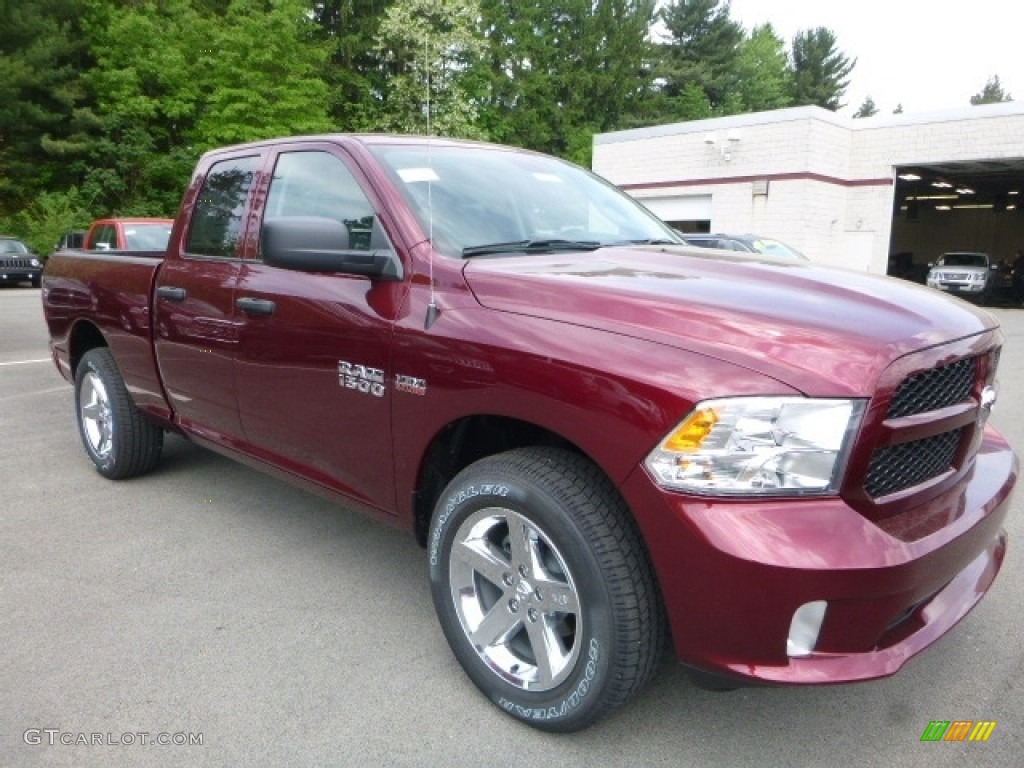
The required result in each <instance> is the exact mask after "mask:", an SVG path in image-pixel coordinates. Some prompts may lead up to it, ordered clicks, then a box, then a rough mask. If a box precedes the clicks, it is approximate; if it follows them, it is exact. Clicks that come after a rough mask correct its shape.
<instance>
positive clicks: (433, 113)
mask: <svg viewBox="0 0 1024 768" xmlns="http://www.w3.org/2000/svg"><path fill="white" fill-rule="evenodd" d="M479 18H480V8H479V6H478V4H477V2H476V0H398V2H396V3H394V4H393V5H392V6H390V7H389V8H388V10H387V13H386V14H385V16H384V20H383V21H382V22H381V24H380V29H379V32H378V34H377V40H376V51H377V54H378V56H379V57H380V59H381V61H382V62H383V63H384V65H385V66H386V67H387V68H388V70H389V72H390V73H391V76H390V77H389V79H388V82H387V87H386V90H385V92H384V102H383V108H382V112H381V117H380V127H381V128H382V129H383V130H390V131H400V132H404V133H428V132H430V133H435V134H439V135H443V136H461V137H466V138H482V137H483V135H484V134H483V131H482V130H481V129H480V127H479V125H478V122H477V121H478V117H477V103H476V101H475V100H474V98H473V97H474V94H473V92H472V73H473V70H474V68H475V67H476V66H477V65H478V64H479V62H480V61H481V59H482V57H483V54H484V50H485V41H484V39H483V37H482V35H481V34H480V30H479V28H478V26H477V22H478V20H479ZM428 124H429V130H428Z"/></svg>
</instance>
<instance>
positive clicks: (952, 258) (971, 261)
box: [939, 253, 987, 267]
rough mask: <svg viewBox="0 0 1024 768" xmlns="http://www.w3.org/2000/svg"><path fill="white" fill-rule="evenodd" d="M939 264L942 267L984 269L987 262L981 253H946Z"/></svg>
mask: <svg viewBox="0 0 1024 768" xmlns="http://www.w3.org/2000/svg"><path fill="white" fill-rule="evenodd" d="M939 264H941V265H942V266H944V267H984V266H987V260H986V259H985V254H983V253H947V254H946V255H945V256H943V257H942V258H941V259H939Z"/></svg>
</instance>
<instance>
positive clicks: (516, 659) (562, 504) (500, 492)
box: [428, 448, 665, 732]
mask: <svg viewBox="0 0 1024 768" xmlns="http://www.w3.org/2000/svg"><path fill="white" fill-rule="evenodd" d="M428 555H429V562H430V585H431V591H432V594H433V598H434V606H435V609H436V610H437V615H438V618H439V620H440V622H441V627H442V629H443V631H444V633H445V636H446V637H447V639H448V643H449V645H450V646H451V648H452V651H453V652H454V653H455V656H456V658H457V659H458V661H459V663H460V664H461V665H462V667H463V669H465V671H466V673H467V674H468V675H469V677H470V679H472V681H473V682H474V683H475V684H476V686H477V687H478V688H479V689H480V690H481V691H482V692H483V693H484V694H485V695H486V696H487V697H488V698H489V699H490V700H491V701H492V702H493V703H494V704H495V705H496V706H498V707H499V708H500V709H502V710H504V711H505V712H507V713H508V714H510V715H512V716H513V717H515V718H517V719H519V720H521V721H523V722H526V723H528V724H529V725H532V726H534V727H537V728H540V729H543V730H547V731H560V732H570V731H578V730H580V729H582V728H586V727H587V726H589V725H592V724H593V723H594V722H596V721H597V720H598V719H600V718H601V717H604V716H605V715H606V714H608V713H609V712H610V711H611V710H612V709H614V708H615V707H617V706H620V705H621V704H623V703H625V702H626V701H627V700H629V699H630V698H631V697H632V696H633V695H634V694H636V692H637V691H639V690H640V688H642V687H643V685H644V684H645V683H646V682H647V681H648V680H649V679H650V677H651V675H652V674H653V673H654V670H655V668H656V666H657V663H658V660H659V658H660V655H661V650H662V646H663V642H664V634H665V621H664V618H663V615H662V610H661V602H660V598H659V596H658V591H657V588H656V586H655V582H654V578H653V576H652V571H651V567H650V564H649V561H648V558H647V553H646V550H645V549H644V546H643V544H642V542H641V539H640V534H639V532H638V530H637V529H636V525H635V523H634V521H633V518H632V516H631V515H630V513H629V510H628V509H627V507H626V505H625V502H624V501H623V500H622V497H621V496H620V495H619V494H618V492H617V491H616V489H615V488H614V487H613V486H612V484H611V482H610V481H609V480H608V479H607V477H606V476H605V475H604V473H602V472H601V471H600V470H599V469H598V468H597V467H596V466H595V465H594V464H592V463H591V462H590V461H588V460H586V459H585V458H583V457H581V456H578V455H575V454H572V453H569V452H567V451H562V450H558V449H553V448H522V449H517V450H514V451H509V452H507V453H503V454H499V455H496V456H491V457H488V458H485V459H482V460H480V461H478V462H477V463H475V464H473V465H471V466H469V467H467V468H466V469H464V470H463V471H462V472H460V473H459V474H458V476H456V477H455V479H454V480H452V482H451V483H450V484H449V485H448V487H447V488H446V489H445V492H444V493H443V494H442V495H441V498H440V501H439V503H438V505H437V508H436V509H435V512H434V518H433V520H432V521H431V530H430V537H429V540H428ZM474 635H475V637H474ZM536 648H543V649H544V651H545V652H544V653H537V652H535V649H536Z"/></svg>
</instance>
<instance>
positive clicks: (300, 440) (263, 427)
mask: <svg viewBox="0 0 1024 768" xmlns="http://www.w3.org/2000/svg"><path fill="white" fill-rule="evenodd" d="M336 152H338V153H340V150H338V149H336V148H333V147H328V146H323V145H320V146H318V147H316V148H309V149H304V150H301V151H288V152H281V153H280V154H279V155H278V157H277V159H276V161H275V163H274V170H273V175H272V178H271V182H270V187H269V190H268V192H267V198H266V203H265V205H264V211H263V217H264V219H267V218H271V217H285V216H315V217H323V218H331V219H335V220H337V221H340V222H342V223H343V224H345V226H346V228H347V229H348V231H349V244H348V247H349V248H351V249H362V250H381V249H387V248H390V247H391V246H390V244H389V243H388V241H387V238H386V237H385V235H384V233H383V230H382V229H381V227H380V224H379V222H378V214H377V211H376V210H375V208H374V205H373V204H372V203H371V202H370V199H371V198H370V196H369V195H367V193H366V192H365V191H364V189H363V187H362V185H361V183H360V181H358V180H357V178H356V176H355V175H354V173H353V171H352V170H350V168H349V166H348V165H347V162H346V161H345V160H343V159H342V157H341V156H340V154H335V153H336ZM340 247H345V246H340ZM402 290H404V289H403V284H402V283H400V282H394V281H378V280H371V279H370V278H367V277H358V276H352V275H343V274H337V273H329V274H325V273H310V272H299V271H294V270H285V269H281V268H278V267H271V266H267V265H265V264H263V263H262V262H260V261H258V260H256V261H247V262H245V264H244V266H243V267H242V272H241V274H240V276H239V282H238V293H237V296H236V301H235V303H236V306H237V307H238V308H239V311H240V313H241V314H240V316H239V319H240V329H241V333H240V336H239V340H238V341H239V343H238V348H237V357H236V377H235V380H236V387H237V391H238V405H239V410H240V413H241V420H242V427H243V429H244V431H245V435H246V438H247V441H248V442H249V444H250V446H251V447H252V449H253V450H255V451H257V452H258V453H263V454H264V455H265V458H267V459H269V460H270V461H272V462H274V463H275V464H279V465H281V466H283V467H285V468H286V469H289V470H291V471H293V472H296V473H298V474H300V475H303V476H305V477H307V478H310V479H312V480H314V481H317V482H319V483H321V484H323V485H326V486H328V487H330V488H332V489H333V490H337V491H341V492H343V493H345V494H347V495H349V496H351V497H353V498H355V499H357V500H359V501H362V502H364V503H367V504H370V505H372V506H374V507H377V508H378V509H394V489H393V468H392V459H391V397H392V389H391V379H392V376H391V371H390V365H391V337H392V329H393V324H394V320H395V317H394V314H395V311H396V308H397V306H398V303H399V298H398V297H399V295H400V293H401V291H402Z"/></svg>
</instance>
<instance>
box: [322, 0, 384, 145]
mask: <svg viewBox="0 0 1024 768" xmlns="http://www.w3.org/2000/svg"><path fill="white" fill-rule="evenodd" d="M392 2H393V0H320V2H315V3H314V4H313V17H314V18H315V19H316V22H317V24H318V25H319V37H320V39H322V40H323V41H324V42H325V43H326V44H327V46H328V48H329V50H330V62H329V65H328V67H327V68H326V69H325V71H324V80H325V82H326V83H327V85H328V88H329V89H330V94H329V96H328V113H329V114H330V118H331V122H332V123H333V125H334V127H335V128H336V129H338V130H345V131H367V130H369V131H372V130H376V129H377V128H378V125H377V121H376V119H377V115H378V113H379V112H380V108H381V99H382V95H383V93H384V91H385V90H386V87H387V77H388V72H387V70H386V69H385V68H384V67H383V66H381V62H380V58H379V56H378V52H377V50H376V47H375V40H376V38H377V34H378V31H379V29H380V24H381V21H382V20H383V19H384V14H385V12H386V11H387V9H388V7H389V6H390V5H391V4H392Z"/></svg>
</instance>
